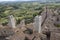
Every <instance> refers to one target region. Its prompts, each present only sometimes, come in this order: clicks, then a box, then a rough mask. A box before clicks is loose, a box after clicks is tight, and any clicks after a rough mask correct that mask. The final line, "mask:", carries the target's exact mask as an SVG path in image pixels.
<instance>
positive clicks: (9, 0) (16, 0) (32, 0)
mask: <svg viewBox="0 0 60 40" xmlns="http://www.w3.org/2000/svg"><path fill="white" fill-rule="evenodd" d="M0 1H37V0H0Z"/></svg>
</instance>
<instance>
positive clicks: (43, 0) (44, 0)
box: [0, 0, 60, 2]
mask: <svg viewBox="0 0 60 40" xmlns="http://www.w3.org/2000/svg"><path fill="white" fill-rule="evenodd" d="M0 1H42V2H46V0H0ZM47 1H60V0H47Z"/></svg>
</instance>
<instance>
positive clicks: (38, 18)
mask: <svg viewBox="0 0 60 40" xmlns="http://www.w3.org/2000/svg"><path fill="white" fill-rule="evenodd" d="M34 21H35V22H34V28H35V30H36V31H37V32H38V33H41V24H42V16H36V17H35V20H34Z"/></svg>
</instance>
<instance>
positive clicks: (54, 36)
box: [50, 32, 60, 40]
mask: <svg viewBox="0 0 60 40" xmlns="http://www.w3.org/2000/svg"><path fill="white" fill-rule="evenodd" d="M50 40H60V33H56V32H52V33H51V37H50Z"/></svg>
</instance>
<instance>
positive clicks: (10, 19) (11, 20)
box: [8, 15, 16, 28]
mask: <svg viewBox="0 0 60 40" xmlns="http://www.w3.org/2000/svg"><path fill="white" fill-rule="evenodd" d="M8 18H9V23H8V25H9V27H11V28H15V27H16V26H15V25H16V20H15V18H14V17H13V15H9V16H8Z"/></svg>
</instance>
